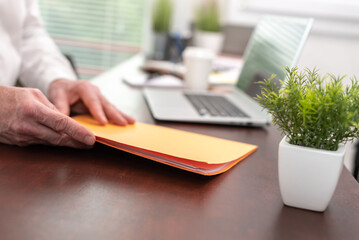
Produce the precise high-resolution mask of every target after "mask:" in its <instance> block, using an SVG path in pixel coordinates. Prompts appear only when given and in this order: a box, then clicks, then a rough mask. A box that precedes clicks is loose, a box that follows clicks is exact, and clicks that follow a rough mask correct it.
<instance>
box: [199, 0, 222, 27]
mask: <svg viewBox="0 0 359 240" xmlns="http://www.w3.org/2000/svg"><path fill="white" fill-rule="evenodd" d="M195 26H196V28H197V29H198V30H201V31H207V32H220V31H221V23H220V13H219V7H218V4H217V1H216V0H207V1H203V2H202V4H200V5H199V6H198V8H197V11H196V17H195Z"/></svg>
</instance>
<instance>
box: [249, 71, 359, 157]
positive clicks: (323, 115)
mask: <svg viewBox="0 0 359 240" xmlns="http://www.w3.org/2000/svg"><path fill="white" fill-rule="evenodd" d="M285 71H286V80H285V81H283V80H281V81H280V82H281V85H282V86H279V85H277V84H276V83H275V80H274V79H275V75H272V76H271V77H270V78H269V79H266V80H264V81H262V82H259V84H261V88H262V90H261V96H259V95H257V97H256V99H257V100H258V101H259V103H260V104H261V105H262V106H263V107H264V108H266V109H267V111H268V112H269V113H270V114H271V115H272V120H273V123H274V124H275V125H277V126H278V127H279V128H280V130H281V131H282V133H284V134H285V135H286V136H287V138H288V140H289V143H290V144H294V145H299V146H304V147H310V148H316V149H324V150H332V151H335V150H337V149H338V146H339V144H340V143H346V142H347V141H352V140H353V139H354V138H358V137H359V125H358V122H359V84H358V81H357V79H356V78H355V77H353V78H352V79H351V85H350V86H344V85H343V83H342V80H343V79H344V77H345V76H344V77H339V76H338V77H336V76H334V75H331V74H327V75H325V76H323V77H321V76H320V75H319V73H318V70H316V69H314V70H309V69H305V70H304V71H298V68H293V69H290V68H285Z"/></svg>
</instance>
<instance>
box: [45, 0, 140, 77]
mask: <svg viewBox="0 0 359 240" xmlns="http://www.w3.org/2000/svg"><path fill="white" fill-rule="evenodd" d="M145 1H146V0H101V1H97V0H39V4H40V9H41V14H42V18H43V20H44V23H45V27H46V29H47V31H48V32H49V34H50V35H51V37H52V38H53V39H54V40H55V42H56V43H57V44H58V46H59V47H60V50H61V51H62V52H63V53H64V54H67V55H70V56H71V57H72V58H73V59H74V61H75V64H76V67H77V69H76V70H77V72H78V73H79V75H80V77H81V78H82V79H89V78H91V77H93V76H95V75H98V74H99V73H101V72H102V71H104V70H106V69H108V68H110V67H113V66H114V65H116V64H118V63H119V62H121V61H123V60H125V59H127V58H129V57H130V56H132V55H133V54H135V53H137V52H139V51H140V50H141V44H142V42H141V41H142V33H143V24H144V15H145V14H144V11H145Z"/></svg>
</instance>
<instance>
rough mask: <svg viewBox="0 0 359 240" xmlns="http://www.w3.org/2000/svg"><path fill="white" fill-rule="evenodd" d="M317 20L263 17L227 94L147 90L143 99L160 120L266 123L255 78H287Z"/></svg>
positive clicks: (231, 123) (227, 123)
mask: <svg viewBox="0 0 359 240" xmlns="http://www.w3.org/2000/svg"><path fill="white" fill-rule="evenodd" d="M312 24H313V19H311V18H294V17H283V16H271V15H267V16H263V17H262V18H261V19H260V21H259V23H258V24H257V26H256V28H255V30H254V31H253V33H252V36H251V38H250V40H249V42H248V45H247V47H246V50H245V53H244V64H243V67H242V70H241V73H240V75H239V78H238V81H237V83H236V84H235V86H234V87H233V89H232V91H230V92H228V93H214V92H210V91H190V90H183V89H182V90H179V89H177V90H176V89H174V90H169V89H156V88H146V89H144V91H143V94H144V97H145V99H146V101H147V104H148V106H149V108H150V111H151V113H152V116H153V117H154V118H155V119H156V120H163V121H177V122H192V123H208V124H225V125H245V126H264V125H267V124H270V116H269V115H268V114H267V113H266V112H265V111H264V110H263V109H262V107H261V106H260V105H259V104H258V103H257V102H256V101H255V100H254V99H253V97H255V96H256V95H257V94H260V86H259V84H256V82H257V81H262V80H263V79H265V78H269V77H270V76H271V75H272V74H276V75H277V80H278V79H282V80H283V79H284V78H285V73H284V69H283V67H294V66H295V65H296V63H297V60H298V57H299V55H300V53H301V51H302V49H303V46H304V44H305V42H306V40H307V37H308V35H309V32H310V29H311V27H312Z"/></svg>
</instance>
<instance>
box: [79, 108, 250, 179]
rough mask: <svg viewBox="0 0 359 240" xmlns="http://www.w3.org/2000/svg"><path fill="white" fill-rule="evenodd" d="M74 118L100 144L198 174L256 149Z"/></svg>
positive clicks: (144, 126)
mask: <svg viewBox="0 0 359 240" xmlns="http://www.w3.org/2000/svg"><path fill="white" fill-rule="evenodd" d="M74 119H75V120H76V121H77V122H79V123H80V124H82V125H84V126H85V127H87V128H88V129H90V130H91V131H92V132H93V133H94V134H95V136H96V140H97V141H98V142H100V143H103V144H106V145H108V146H111V147H114V148H117V149H120V150H123V151H126V152H130V153H133V154H136V155H139V156H142V157H145V158H148V159H151V160H154V161H157V162H160V163H164V164H167V165H170V166H173V167H177V168H180V169H183V170H187V171H191V172H195V173H198V174H202V175H216V174H219V173H222V172H225V171H227V170H228V169H230V168H231V167H232V166H234V165H235V164H236V163H238V162H239V161H241V160H243V159H244V158H246V157H247V156H248V155H250V154H251V153H253V152H254V151H255V150H256V149H257V146H255V145H251V144H246V143H241V142H235V141H230V140H225V139H220V138H215V137H210V136H205V135H201V134H196V133H191V132H185V131H180V130H176V129H171V128H166V127H160V126H156V125H151V124H145V123H140V122H136V123H135V124H134V125H127V126H125V127H123V126H117V125H113V124H107V125H105V126H102V125H100V124H98V123H97V121H95V120H94V119H92V118H91V117H90V116H87V115H82V116H76V117H74Z"/></svg>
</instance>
